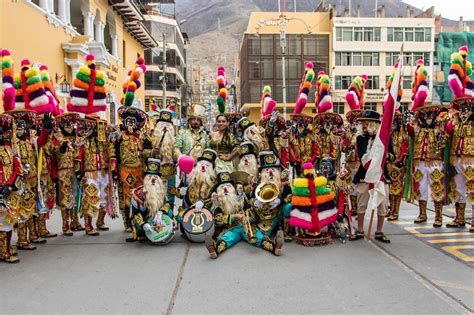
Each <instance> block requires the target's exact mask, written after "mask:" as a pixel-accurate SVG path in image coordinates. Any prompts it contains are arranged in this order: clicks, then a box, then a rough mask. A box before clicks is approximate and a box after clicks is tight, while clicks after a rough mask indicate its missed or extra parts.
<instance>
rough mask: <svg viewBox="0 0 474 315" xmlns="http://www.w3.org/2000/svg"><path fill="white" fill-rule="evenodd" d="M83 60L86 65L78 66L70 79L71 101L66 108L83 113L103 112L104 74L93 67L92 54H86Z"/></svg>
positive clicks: (104, 108)
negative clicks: (72, 79)
mask: <svg viewBox="0 0 474 315" xmlns="http://www.w3.org/2000/svg"><path fill="white" fill-rule="evenodd" d="M85 60H86V66H82V67H80V68H79V71H78V72H77V74H76V78H75V79H74V81H72V85H73V88H72V89H71V92H70V94H71V103H69V104H67V109H68V110H69V111H71V112H78V113H84V114H92V113H97V112H103V111H105V110H106V109H107V103H106V101H105V98H106V93H107V92H106V90H105V75H104V73H103V72H102V71H98V70H96V69H95V66H96V65H95V60H94V55H87V56H86V58H85Z"/></svg>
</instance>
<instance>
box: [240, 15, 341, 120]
mask: <svg viewBox="0 0 474 315" xmlns="http://www.w3.org/2000/svg"><path fill="white" fill-rule="evenodd" d="M284 16H285V18H284V19H280V13H278V12H252V14H251V15H250V19H249V23H248V26H247V30H246V32H245V34H244V37H243V40H242V45H241V51H240V58H239V59H240V71H239V79H240V82H239V84H238V86H239V87H240V94H239V100H240V103H241V104H242V107H241V111H242V112H244V113H246V114H247V116H248V117H250V119H251V120H253V121H258V120H259V119H260V111H261V109H260V100H261V97H262V89H263V87H264V86H265V85H269V86H270V87H271V88H272V97H273V98H274V99H275V101H277V103H278V106H277V110H279V111H280V112H283V104H282V103H283V64H282V63H283V61H282V56H283V55H284V57H285V83H286V91H287V93H286V100H287V106H286V112H287V113H288V114H291V113H292V112H293V109H294V106H295V102H296V100H297V98H298V92H299V86H300V83H301V77H302V75H303V72H304V68H305V64H306V63H307V62H312V63H313V64H314V70H315V72H316V73H317V72H318V71H320V70H323V71H325V72H326V73H329V69H331V66H332V58H331V54H330V51H331V50H332V47H331V33H332V25H331V19H330V13H329V12H285V13H284ZM281 29H283V30H284V33H285V40H284V43H285V46H286V47H285V53H284V54H282V49H281V41H280V30H281ZM311 103H313V105H312V104H311ZM312 112H313V113H315V112H316V109H315V107H314V89H313V90H312V91H311V92H310V95H309V97H308V105H307V106H306V108H305V113H312Z"/></svg>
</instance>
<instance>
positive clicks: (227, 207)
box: [217, 183, 238, 214]
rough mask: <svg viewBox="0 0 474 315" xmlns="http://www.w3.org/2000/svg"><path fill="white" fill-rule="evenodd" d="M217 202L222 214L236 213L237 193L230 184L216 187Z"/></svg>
mask: <svg viewBox="0 0 474 315" xmlns="http://www.w3.org/2000/svg"><path fill="white" fill-rule="evenodd" d="M217 200H218V203H219V206H220V207H221V209H222V210H223V211H224V213H226V214H233V213H236V212H237V211H238V200H237V193H236V191H235V188H234V186H232V184H230V183H227V184H222V185H219V187H217Z"/></svg>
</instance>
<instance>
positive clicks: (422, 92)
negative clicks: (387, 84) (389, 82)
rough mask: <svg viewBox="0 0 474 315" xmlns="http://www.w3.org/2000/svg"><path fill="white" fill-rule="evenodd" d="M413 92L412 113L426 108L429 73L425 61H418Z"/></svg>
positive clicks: (412, 87)
mask: <svg viewBox="0 0 474 315" xmlns="http://www.w3.org/2000/svg"><path fill="white" fill-rule="evenodd" d="M387 90H388V88H387ZM411 91H412V92H413V95H412V97H411V100H412V101H413V105H412V107H411V109H410V111H411V112H413V111H414V110H415V109H417V108H420V107H423V106H425V100H426V98H427V97H428V71H427V70H426V68H425V62H424V61H423V59H418V60H417V61H416V69H415V73H414V74H413V81H412V83H411ZM398 94H400V90H399V91H398ZM400 97H401V96H400ZM397 100H398V97H397Z"/></svg>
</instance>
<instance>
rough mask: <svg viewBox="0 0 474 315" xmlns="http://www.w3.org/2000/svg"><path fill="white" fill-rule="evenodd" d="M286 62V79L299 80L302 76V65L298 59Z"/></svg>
mask: <svg viewBox="0 0 474 315" xmlns="http://www.w3.org/2000/svg"><path fill="white" fill-rule="evenodd" d="M286 62H287V69H288V71H287V77H286V78H287V79H300V78H301V77H302V76H303V69H302V68H303V65H302V64H301V60H300V59H294V58H291V59H290V58H289V59H287V60H286Z"/></svg>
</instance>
